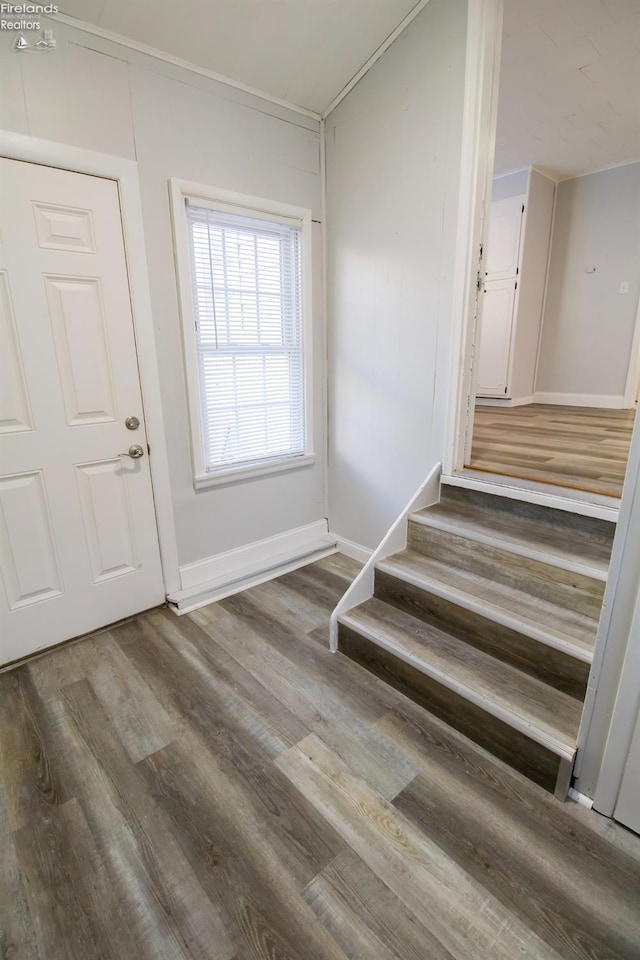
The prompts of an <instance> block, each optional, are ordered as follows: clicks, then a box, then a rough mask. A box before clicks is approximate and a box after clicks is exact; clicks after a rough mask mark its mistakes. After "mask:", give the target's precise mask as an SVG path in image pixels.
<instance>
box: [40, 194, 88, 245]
mask: <svg viewBox="0 0 640 960" xmlns="http://www.w3.org/2000/svg"><path fill="white" fill-rule="evenodd" d="M33 212H34V215H35V219H36V231H37V233H38V245H39V246H40V247H42V248H43V249H45V250H69V251H75V252H76V253H95V252H96V245H95V240H94V230H93V217H92V216H91V211H90V210H75V209H74V208H73V207H52V206H50V205H48V204H46V203H34V204H33Z"/></svg>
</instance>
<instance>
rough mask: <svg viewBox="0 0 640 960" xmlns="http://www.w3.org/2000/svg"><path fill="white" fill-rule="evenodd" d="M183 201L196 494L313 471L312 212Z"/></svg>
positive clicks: (246, 203) (253, 203) (260, 203)
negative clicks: (308, 292)
mask: <svg viewBox="0 0 640 960" xmlns="http://www.w3.org/2000/svg"><path fill="white" fill-rule="evenodd" d="M175 186H176V185H175V182H174V188H175ZM178 194H179V195H178V197H177V198H176V197H175V196H174V222H175V223H176V226H178V223H177V217H179V216H180V215H181V220H182V225H183V229H184V234H185V235H186V236H185V237H184V239H185V240H186V248H187V251H186V256H185V251H184V249H183V250H182V251H180V244H179V243H178V244H177V247H178V249H177V253H178V254H179V256H178V264H179V273H180V274H183V273H184V272H185V269H186V271H188V284H187V283H185V277H184V276H182V275H181V276H180V281H181V291H182V300H183V305H182V306H183V310H182V313H183V326H184V332H185V337H184V341H185V353H186V356H185V360H186V368H187V375H188V380H189V393H190V403H191V407H192V411H191V413H192V417H191V420H192V445H193V460H194V473H195V483H196V486H203V485H206V484H207V483H213V482H221V481H222V480H224V481H228V480H229V479H232V478H233V477H234V476H236V475H240V476H246V475H247V474H254V473H264V472H270V471H273V470H277V469H291V467H293V466H296V465H298V464H300V465H302V463H308V462H309V460H310V458H312V456H313V455H312V454H310V452H309V437H308V430H307V423H308V409H307V402H306V397H307V394H308V389H306V388H307V387H308V384H307V382H306V381H307V375H308V369H309V364H308V362H307V361H308V358H307V356H306V353H307V350H306V344H305V337H304V323H303V312H304V309H305V306H306V303H305V296H304V294H303V287H304V284H303V272H304V267H305V263H306V259H308V258H305V257H304V255H303V254H304V253H305V252H306V251H304V247H305V245H306V242H307V236H306V234H307V231H308V217H307V213H308V212H307V211H296V212H297V213H298V214H302V216H300V215H298V216H291V215H289V216H287V215H284V214H283V213H282V212H281V211H282V207H280V206H279V205H278V208H276V205H275V204H265V203H264V201H257V200H253V201H252V200H251V198H246V197H243V198H242V204H233V203H229V202H228V200H227V201H226V202H225V201H224V200H218V201H216V200H213V201H212V200H210V199H208V198H207V197H202V196H197V195H193V194H192V193H191V192H189V193H187V194H186V195H185V193H184V192H183V189H179V188H178ZM224 196H225V197H229V194H225V195H224ZM177 200H179V208H178V209H176V201H177ZM180 208H181V209H180ZM286 209H287V211H288V212H289V211H290V210H291V208H286ZM176 238H177V240H179V237H178V230H176ZM180 254H181V255H180ZM181 260H182V265H181V263H180V261H181Z"/></svg>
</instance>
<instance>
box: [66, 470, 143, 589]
mask: <svg viewBox="0 0 640 960" xmlns="http://www.w3.org/2000/svg"><path fill="white" fill-rule="evenodd" d="M135 469H136V467H135V466H134V465H127V466H125V465H124V464H123V462H122V460H120V459H119V458H118V459H113V460H103V461H101V462H99V463H81V464H76V476H77V480H78V489H79V492H80V502H81V504H82V516H83V522H84V528H85V534H86V537H87V547H88V550H89V560H90V563H91V572H92V576H93V582H94V583H100V582H101V581H102V580H109V579H111V578H113V577H120V576H122V575H123V574H126V573H132V572H134V571H135V570H137V568H138V564H137V562H136V551H135V544H134V541H133V532H132V531H133V522H132V517H131V510H130V507H129V498H128V495H127V472H128V471H129V470H135Z"/></svg>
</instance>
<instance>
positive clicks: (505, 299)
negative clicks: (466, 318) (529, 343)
mask: <svg viewBox="0 0 640 960" xmlns="http://www.w3.org/2000/svg"><path fill="white" fill-rule="evenodd" d="M515 286H516V282H515V280H494V281H493V282H492V283H487V284H485V288H484V299H483V303H482V326H481V331H480V349H479V351H478V385H477V390H476V392H477V395H478V396H481V397H506V395H507V382H508V375H509V353H510V348H511V329H512V325H513V305H514V299H515Z"/></svg>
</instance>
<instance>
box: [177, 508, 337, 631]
mask: <svg viewBox="0 0 640 960" xmlns="http://www.w3.org/2000/svg"><path fill="white" fill-rule="evenodd" d="M335 552H336V537H332V536H331V535H330V534H329V533H328V525H327V521H326V520H318V521H316V522H315V523H309V524H306V525H305V526H303V527H296V528H295V529H293V530H287V531H286V532H285V533H281V534H278V535H277V536H275V537H268V538H267V539H265V540H256V541H255V542H254V543H249V544H247V545H246V546H243V547H237V548H236V549H234V550H227V551H225V552H224V553H218V554H216V555H215V556H213V557H207V558H206V559H204V560H198V561H196V562H195V563H186V564H184V565H183V566H181V567H180V582H181V589H180V590H176V591H175V592H174V593H171V594H169V596H168V597H167V600H168V601H169V603H170V604H172V605H173V606H174V609H175V612H177V613H188V612H189V611H190V610H196V609H197V608H198V607H201V606H204V604H206V603H212V602H213V601H214V600H221V599H223V597H228V596H231V594H234V593H238V592H239V591H240V590H246V589H248V588H249V587H253V586H257V584H259V583H264V582H265V581H266V580H271V579H273V578H274V577H278V576H281V575H282V574H283V573H288V572H290V571H291V570H295V569H296V568H297V567H301V566H303V565H304V564H306V563H311V562H312V561H313V560H318V559H320V557H321V556H328V555H329V554H331V553H335Z"/></svg>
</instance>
